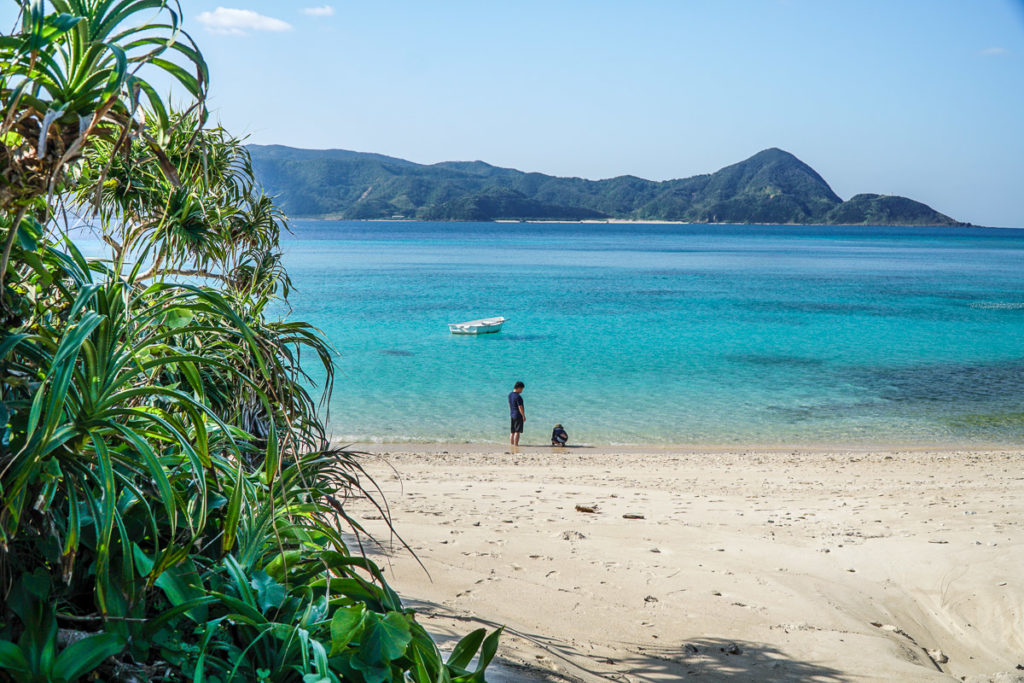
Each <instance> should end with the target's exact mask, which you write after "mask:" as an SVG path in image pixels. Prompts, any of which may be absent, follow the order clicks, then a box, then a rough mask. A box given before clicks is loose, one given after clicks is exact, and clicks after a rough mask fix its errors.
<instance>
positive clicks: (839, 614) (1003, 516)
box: [349, 444, 1024, 683]
mask: <svg viewBox="0 0 1024 683" xmlns="http://www.w3.org/2000/svg"><path fill="white" fill-rule="evenodd" d="M353 448H354V449H361V450H368V451H372V452H373V453H374V454H376V455H375V456H374V457H368V458H367V459H366V460H365V466H366V467H367V470H368V471H369V472H370V473H371V474H372V475H373V476H374V477H375V478H376V480H377V482H378V483H379V484H380V486H381V487H382V489H383V491H384V493H385V494H386V497H387V501H388V503H389V505H390V509H391V514H392V518H393V521H394V525H395V527H396V528H397V530H398V532H399V533H400V534H401V535H402V537H403V538H404V539H405V540H406V541H407V542H408V544H409V545H410V546H411V547H412V548H413V549H414V550H415V551H416V553H417V554H418V556H419V559H420V560H421V561H422V563H423V565H424V567H425V569H426V571H424V568H423V567H421V566H420V565H419V564H418V563H417V561H416V560H415V559H414V558H413V557H412V556H411V554H410V553H409V552H408V551H406V550H403V549H402V548H401V547H400V546H399V545H398V544H395V545H393V546H390V547H389V548H388V549H387V550H384V551H382V550H376V551H371V555H372V556H374V557H375V559H377V560H378V561H379V562H380V563H381V564H382V565H383V566H384V567H385V572H386V575H387V576H388V577H389V579H391V580H392V582H393V584H394V585H395V586H396V587H398V589H399V591H400V593H401V594H402V596H403V597H405V598H407V599H408V600H409V601H410V605H411V606H413V607H416V608H417V609H418V610H419V611H420V614H421V619H422V620H423V623H424V624H425V625H426V626H427V627H428V628H429V629H430V630H431V631H432V632H434V633H436V634H438V635H439V637H440V638H441V639H442V642H446V641H445V638H446V636H447V635H448V634H455V633H458V634H464V633H468V632H469V631H470V630H471V629H472V628H476V627H477V625H478V624H483V625H487V626H488V627H489V628H490V627H492V626H493V625H498V624H503V625H505V626H506V632H505V634H504V636H503V638H502V645H501V648H500V650H499V653H498V657H499V660H500V662H499V667H496V668H495V670H494V675H493V676H489V680H490V679H492V678H493V679H494V680H505V681H517V680H521V681H529V680H564V681H606V680H610V681H672V680H681V679H687V678H691V677H695V678H700V679H704V680H722V681H871V680H879V681H883V680H884V681H943V680H966V681H969V682H974V683H978V682H981V681H1000V682H1002V683H1006V682H1009V681H1024V619H1022V616H1024V575H1022V572H1021V568H1022V567H1024V545H1022V541H1024V526H1022V524H1024V468H1022V465H1024V450H992V451H970V450H934V449H932V450H926V449H922V450H891V449H890V450H863V449H860V450H858V449H821V450H817V449H816V450H793V449H785V450H764V451H761V450H746V451H741V450H721V449H698V450H694V449H647V450H644V449H632V450H629V451H624V450H622V449H608V448H603V449H598V448H578V449H551V448H546V447H544V448H541V447H524V448H522V449H521V451H520V452H519V453H518V454H516V455H511V454H509V453H507V452H506V451H507V447H506V448H500V447H494V446H479V447H475V446H467V445H450V446H438V445H429V446H410V445H407V444H405V445H374V446H362V445H358V444H357V445H355V446H354V447H353ZM577 506H579V507H577ZM581 508H582V509H584V510H586V509H594V510H595V511H594V512H585V511H580V509H581ZM349 509H350V511H351V512H352V513H354V514H356V515H357V516H360V517H362V519H364V520H366V522H365V523H366V525H367V528H368V529H369V530H371V531H372V532H373V533H374V534H376V535H377V536H378V538H380V539H382V540H385V541H386V540H387V539H388V532H387V527H386V525H385V523H384V521H383V520H382V519H380V516H379V515H378V514H377V513H376V511H375V510H374V509H373V508H372V507H371V506H369V505H368V504H367V503H365V502H360V503H355V504H351V503H350V505H349ZM638 517H639V518H638ZM427 572H429V576H428V573H427ZM448 646H450V642H448Z"/></svg>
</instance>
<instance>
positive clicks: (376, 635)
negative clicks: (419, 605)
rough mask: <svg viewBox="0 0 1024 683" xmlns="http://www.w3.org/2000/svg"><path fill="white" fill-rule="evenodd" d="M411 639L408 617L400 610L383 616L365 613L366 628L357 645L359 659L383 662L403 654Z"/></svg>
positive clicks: (375, 662) (374, 662)
mask: <svg viewBox="0 0 1024 683" xmlns="http://www.w3.org/2000/svg"><path fill="white" fill-rule="evenodd" d="M410 640H412V633H410V631H409V617H407V616H406V615H404V614H402V613H401V612H388V614H387V615H386V616H384V617H383V618H382V617H380V616H378V615H377V614H376V613H374V612H370V613H368V614H367V624H366V629H365V631H364V632H363V638H362V642H361V643H360V645H359V659H361V660H363V661H365V662H369V663H372V664H385V663H387V662H390V661H391V660H393V659H398V658H399V657H401V656H402V655H403V654H405V648H406V647H408V645H409V641H410Z"/></svg>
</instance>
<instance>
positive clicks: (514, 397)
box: [508, 391, 523, 417]
mask: <svg viewBox="0 0 1024 683" xmlns="http://www.w3.org/2000/svg"><path fill="white" fill-rule="evenodd" d="M522 405H523V397H522V396H521V395H520V394H517V393H516V392H514V391H513V392H512V393H511V394H509V395H508V412H509V414H510V415H511V416H512V417H519V416H520V415H521V414H522V413H520V412H519V407H520V406H522Z"/></svg>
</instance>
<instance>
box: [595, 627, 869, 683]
mask: <svg viewBox="0 0 1024 683" xmlns="http://www.w3.org/2000/svg"><path fill="white" fill-rule="evenodd" d="M630 649H631V650H633V651H634V652H635V653H636V654H631V655H630V656H628V657H624V658H622V659H619V660H618V661H616V662H615V664H616V670H617V672H619V673H624V674H628V675H630V676H634V677H636V678H638V679H640V680H644V681H678V680H686V679H689V678H697V679H700V680H702V681H764V682H766V683H767V682H769V681H771V682H777V683H788V682H790V681H793V682H796V681H815V682H819V683H830V682H837V683H838V682H841V681H852V680H853V678H852V677H850V676H848V675H846V674H844V673H843V672H841V671H839V670H837V669H833V668H831V667H828V666H824V665H822V664H814V663H811V662H801V661H797V660H794V659H791V658H790V657H789V656H788V655H786V654H785V653H784V652H782V651H781V650H779V649H777V648H775V647H774V646H772V645H769V644H767V643H755V642H750V641H745V640H727V639H724V638H698V639H691V640H687V641H685V642H683V643H681V644H679V645H673V646H668V647H666V646H639V645H638V646H635V647H634V648H630Z"/></svg>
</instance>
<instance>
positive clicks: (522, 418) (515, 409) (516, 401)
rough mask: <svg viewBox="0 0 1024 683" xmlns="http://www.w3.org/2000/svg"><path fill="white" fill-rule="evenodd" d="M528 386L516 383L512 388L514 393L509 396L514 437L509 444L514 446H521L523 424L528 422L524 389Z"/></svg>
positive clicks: (509, 409)
mask: <svg viewBox="0 0 1024 683" xmlns="http://www.w3.org/2000/svg"><path fill="white" fill-rule="evenodd" d="M525 388H526V385H525V384H523V383H522V382H516V385H515V386H514V387H512V393H511V394H509V395H508V411H509V413H510V414H511V417H512V435H511V436H510V437H509V443H510V444H512V445H513V446H518V445H519V436H520V435H521V434H522V433H523V423H524V422H526V409H525V408H524V407H523V397H522V393H523V389H525Z"/></svg>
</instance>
